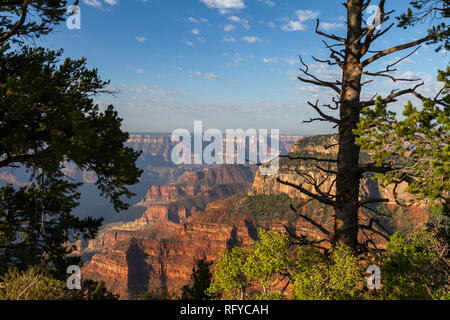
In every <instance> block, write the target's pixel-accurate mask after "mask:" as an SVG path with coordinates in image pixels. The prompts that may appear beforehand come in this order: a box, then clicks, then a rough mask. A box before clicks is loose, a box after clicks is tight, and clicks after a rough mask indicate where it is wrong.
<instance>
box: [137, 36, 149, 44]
mask: <svg viewBox="0 0 450 320" xmlns="http://www.w3.org/2000/svg"><path fill="white" fill-rule="evenodd" d="M135 38H136V40H137V41H139V42H141V43H142V42H145V40H147V38H146V37H140V36H136V37H135Z"/></svg>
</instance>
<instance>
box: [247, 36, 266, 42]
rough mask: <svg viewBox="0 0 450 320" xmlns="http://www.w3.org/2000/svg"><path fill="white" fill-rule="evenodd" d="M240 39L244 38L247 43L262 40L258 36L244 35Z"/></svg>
mask: <svg viewBox="0 0 450 320" xmlns="http://www.w3.org/2000/svg"><path fill="white" fill-rule="evenodd" d="M242 40H244V41H245V42H247V43H255V42H262V41H263V40H262V39H261V38H259V37H255V36H245V37H243V38H242Z"/></svg>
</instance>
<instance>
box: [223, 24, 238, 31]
mask: <svg viewBox="0 0 450 320" xmlns="http://www.w3.org/2000/svg"><path fill="white" fill-rule="evenodd" d="M234 29H236V27H235V26H233V25H232V24H227V25H226V26H225V27H223V30H224V31H225V32H229V31H232V30H234Z"/></svg>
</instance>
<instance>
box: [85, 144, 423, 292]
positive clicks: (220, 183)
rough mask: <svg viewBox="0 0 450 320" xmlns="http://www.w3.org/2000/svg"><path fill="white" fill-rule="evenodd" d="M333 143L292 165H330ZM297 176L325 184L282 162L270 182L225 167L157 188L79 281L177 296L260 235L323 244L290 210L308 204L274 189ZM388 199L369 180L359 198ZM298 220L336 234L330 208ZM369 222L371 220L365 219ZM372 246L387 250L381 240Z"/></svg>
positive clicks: (301, 147)
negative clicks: (203, 264)
mask: <svg viewBox="0 0 450 320" xmlns="http://www.w3.org/2000/svg"><path fill="white" fill-rule="evenodd" d="M334 139H335V137H334V136H320V137H311V138H305V139H300V140H297V141H295V143H293V144H292V145H291V148H290V150H289V152H288V153H289V155H291V156H292V157H295V156H296V155H299V154H301V155H309V156H317V155H320V156H322V157H332V156H334V155H335V154H336V151H337V149H336V147H333V146H332V145H333V144H334V143H335V140H334ZM296 169H300V170H304V171H306V172H308V173H309V174H310V175H311V176H312V177H314V178H316V179H320V172H319V171H318V170H317V168H315V167H314V166H313V165H312V163H310V162H308V161H306V162H305V161H303V162H301V163H300V162H299V161H298V160H291V159H289V158H283V159H281V161H280V167H279V171H278V173H277V174H276V175H273V176H266V175H262V174H261V169H260V168H257V167H256V166H237V165H228V166H217V167H213V168H211V167H207V168H203V169H201V170H196V171H186V172H185V173H184V174H182V175H180V176H179V177H178V179H177V180H176V181H174V182H172V183H168V184H165V185H152V186H151V187H150V188H149V189H148V190H147V192H146V193H145V195H144V196H143V197H142V198H141V199H140V201H139V202H138V203H137V204H136V206H137V207H142V208H144V212H143V214H142V215H141V216H140V217H138V218H136V219H135V220H133V221H130V222H126V223H115V224H110V225H108V226H106V227H105V228H104V229H103V230H102V231H101V232H100V233H99V235H98V237H97V238H96V239H95V240H91V241H89V243H87V244H85V245H84V246H83V247H82V248H80V254H82V255H83V256H84V257H85V258H86V261H87V263H86V265H85V267H84V268H83V271H82V274H83V276H85V277H87V278H90V279H94V280H99V281H104V282H105V284H106V286H107V287H108V289H110V290H111V291H113V292H115V293H118V294H120V296H121V298H122V299H127V298H130V297H131V296H132V295H133V294H137V293H140V292H145V291H146V290H148V289H149V288H154V287H158V288H161V289H163V290H165V291H171V292H179V290H180V288H181V287H182V286H183V285H185V284H187V283H188V282H189V280H190V276H191V273H192V268H193V267H194V265H195V263H196V261H197V260H198V259H205V260H208V261H214V260H215V259H216V258H217V257H218V255H219V253H220V252H223V251H224V250H227V249H230V248H232V247H234V246H243V247H246V246H249V245H251V244H252V243H253V242H254V241H255V240H256V239H257V229H258V228H268V229H272V230H278V231H280V232H286V230H289V231H290V232H291V233H293V234H296V235H297V236H306V235H308V238H309V239H312V240H320V239H322V238H323V235H322V234H321V233H320V232H319V231H318V230H317V229H316V228H314V227H313V226H312V225H311V224H309V223H308V222H306V221H305V220H303V219H299V217H298V215H296V214H295V213H294V212H293V211H292V210H291V209H290V203H291V202H296V203H299V202H302V201H303V200H305V199H306V197H305V196H304V195H303V194H301V193H299V192H298V191H297V190H295V189H294V188H292V187H288V186H286V185H284V184H281V183H279V182H278V181H277V179H278V178H281V179H282V180H286V181H290V182H293V183H304V179H305V178H304V177H301V176H299V175H298V174H297V172H296ZM330 181H331V180H330ZM327 183H328V185H327ZM324 188H329V189H330V190H333V185H332V183H331V182H328V181H325V183H324ZM311 190H312V189H311ZM312 191H313V190H312ZM389 191H390V190H389V188H388V189H384V188H382V187H380V186H379V185H378V184H376V183H375V182H373V181H372V180H371V179H370V177H367V178H366V179H365V180H364V181H363V183H362V187H361V192H362V196H386V197H389V195H390V192H389ZM389 199H390V203H388V204H387V206H386V207H387V210H392V211H393V212H394V211H396V210H397V209H396V205H395V202H394V199H393V198H392V195H391V196H390V198H389ZM301 213H302V214H304V215H307V216H308V217H310V218H311V219H314V220H315V221H317V222H319V223H321V224H322V225H323V226H324V227H326V228H327V229H328V230H331V229H332V226H333V220H332V215H333V212H332V209H331V208H330V207H326V206H323V205H321V204H319V203H318V202H310V203H307V204H306V205H304V206H302V208H301ZM417 217H419V218H417ZM370 218H372V216H371V213H370V212H366V213H365V216H364V217H362V219H363V220H368V219H370ZM426 219H427V216H426V213H425V212H424V210H418V212H414V214H412V215H411V219H410V220H408V219H407V218H404V217H403V218H402V219H400V220H399V221H398V222H399V223H403V224H407V225H409V224H411V225H412V226H414V227H418V226H420V225H423V223H424V222H425V221H426ZM384 227H385V228H387V229H390V230H393V228H394V227H395V228H397V227H398V226H393V225H389V223H387V222H386V223H385V225H384ZM361 236H363V235H361ZM374 239H375V241H376V242H379V243H381V242H382V239H380V238H379V237H378V238H377V237H376V236H375V237H374Z"/></svg>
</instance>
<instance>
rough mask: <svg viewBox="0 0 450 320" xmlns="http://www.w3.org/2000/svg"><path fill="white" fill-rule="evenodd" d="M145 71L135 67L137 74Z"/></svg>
mask: <svg viewBox="0 0 450 320" xmlns="http://www.w3.org/2000/svg"><path fill="white" fill-rule="evenodd" d="M144 72H145V70H144V69H136V73H137V74H143V73H144Z"/></svg>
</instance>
